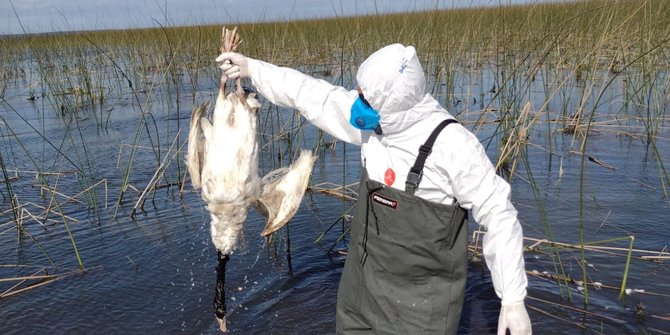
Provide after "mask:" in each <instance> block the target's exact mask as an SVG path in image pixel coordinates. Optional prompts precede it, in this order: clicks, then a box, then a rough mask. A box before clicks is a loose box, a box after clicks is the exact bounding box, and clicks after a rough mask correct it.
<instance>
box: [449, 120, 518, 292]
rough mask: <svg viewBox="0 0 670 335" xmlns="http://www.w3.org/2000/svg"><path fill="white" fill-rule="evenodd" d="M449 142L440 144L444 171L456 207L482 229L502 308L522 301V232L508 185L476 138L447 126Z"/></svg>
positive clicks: (487, 259) (453, 126)
mask: <svg viewBox="0 0 670 335" xmlns="http://www.w3.org/2000/svg"><path fill="white" fill-rule="evenodd" d="M447 128H448V129H447V131H448V134H449V136H448V138H447V141H448V142H449V143H448V144H447V143H444V145H439V148H441V149H440V154H441V155H444V157H442V158H441V159H443V161H444V162H446V164H445V165H446V167H445V172H446V173H447V175H448V177H449V179H450V180H451V182H452V186H453V191H454V195H455V197H456V199H458V201H459V203H460V204H461V206H463V207H464V208H466V209H469V210H472V216H473V217H474V219H475V220H476V221H477V223H479V224H480V225H483V226H484V227H485V228H486V234H485V235H484V240H483V249H484V258H485V260H486V264H487V266H488V268H489V270H490V271H491V277H492V280H493V287H494V288H495V291H496V294H497V295H498V297H500V298H501V299H502V304H503V305H509V304H512V303H515V302H519V301H522V300H523V299H524V298H525V296H526V286H527V278H526V272H525V266H524V259H523V233H522V229H521V224H520V223H519V220H518V218H517V211H516V209H515V208H514V205H512V202H511V201H510V185H509V184H508V183H507V182H506V181H505V180H503V179H502V178H500V177H499V176H498V175H497V174H496V173H495V169H494V167H493V164H492V163H491V161H490V160H489V159H488V157H487V156H486V152H485V151H484V148H483V147H482V145H481V144H480V142H479V140H478V139H477V138H476V137H475V136H474V135H473V134H472V133H471V132H469V131H468V130H467V129H465V128H464V127H462V126H461V125H452V126H450V127H447Z"/></svg>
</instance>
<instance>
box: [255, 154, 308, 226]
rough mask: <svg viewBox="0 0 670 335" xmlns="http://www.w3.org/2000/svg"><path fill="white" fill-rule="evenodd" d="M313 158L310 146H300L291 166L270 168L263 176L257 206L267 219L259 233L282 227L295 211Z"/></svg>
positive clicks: (305, 185) (303, 191) (306, 181)
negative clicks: (300, 149)
mask: <svg viewBox="0 0 670 335" xmlns="http://www.w3.org/2000/svg"><path fill="white" fill-rule="evenodd" d="M315 160H316V157H314V156H313V155H312V152H311V151H310V150H303V151H302V152H301V153H300V157H298V159H297V160H296V161H295V162H294V163H293V164H291V167H289V168H288V169H286V168H281V169H278V170H275V171H272V172H270V173H269V174H267V175H266V176H265V177H263V181H262V183H263V188H262V189H263V191H262V194H261V196H260V198H259V199H258V202H257V207H258V210H259V211H260V212H261V213H262V214H263V215H264V216H265V218H266V219H267V221H268V222H267V224H266V225H265V229H263V231H262V232H261V235H262V236H268V235H270V234H272V233H274V232H275V231H277V230H278V229H279V228H281V227H283V226H284V225H285V224H286V223H287V222H288V221H289V220H290V219H291V218H292V217H293V215H295V213H296V212H297V211H298V207H299V206H300V200H301V199H302V196H303V195H304V194H305V190H306V189H307V183H308V181H309V175H310V174H311V173H312V167H313V166H314V161H315Z"/></svg>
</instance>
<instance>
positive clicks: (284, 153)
mask: <svg viewBox="0 0 670 335" xmlns="http://www.w3.org/2000/svg"><path fill="white" fill-rule="evenodd" d="M225 24H227V25H233V24H235V23H234V22H231V23H225ZM238 26H239V30H240V32H241V34H242V37H243V38H244V42H243V44H242V46H241V47H240V49H241V51H242V52H243V53H245V54H247V55H249V56H250V57H254V58H259V59H262V60H267V61H269V62H272V63H275V64H278V65H282V66H289V67H294V68H298V69H300V70H302V71H304V72H306V73H310V74H312V75H314V76H316V77H320V78H324V79H326V80H329V81H331V82H333V83H335V84H338V85H343V86H345V87H350V88H353V87H354V85H355V73H356V66H357V65H358V64H359V63H360V62H361V61H362V60H363V59H364V58H365V57H366V56H367V55H369V54H370V53H371V52H373V51H375V50H377V49H378V48H380V47H381V46H383V45H386V44H389V43H394V42H400V43H404V44H409V45H414V46H415V47H416V48H417V50H418V54H419V56H420V58H421V60H422V63H423V65H424V70H425V71H426V72H427V74H428V76H427V78H429V90H430V92H431V93H432V94H433V96H435V97H436V98H437V99H438V100H439V101H440V102H441V103H442V104H443V105H444V106H446V107H447V108H448V109H449V110H450V112H451V113H452V114H454V115H455V116H456V117H457V118H458V119H460V120H461V121H462V122H463V123H464V124H465V125H466V126H468V127H469V128H471V129H473V130H474V131H475V133H477V134H478V136H480V139H481V140H482V142H483V143H484V144H485V145H486V146H487V148H488V149H489V152H490V153H494V155H495V156H494V157H492V160H494V164H495V165H496V167H497V168H498V169H499V171H500V173H501V175H503V176H505V177H506V178H507V179H508V180H509V181H510V182H511V183H516V182H519V183H523V184H524V185H525V186H524V187H527V188H528V190H529V193H531V194H533V197H534V199H535V204H534V205H535V208H534V209H533V210H534V211H537V213H538V216H539V218H540V219H539V221H540V222H539V223H538V224H537V225H533V226H532V227H530V229H529V228H526V229H527V230H526V231H528V232H537V233H539V234H540V235H541V236H542V239H541V240H537V241H535V242H533V241H531V242H529V244H531V245H530V246H529V248H528V250H529V252H533V253H537V254H544V255H548V257H549V258H550V260H551V262H550V263H551V265H550V266H551V267H552V270H553V272H552V273H553V274H552V275H550V276H549V279H551V280H553V281H554V282H556V283H558V290H559V291H560V295H561V297H562V298H565V299H571V298H573V297H571V293H570V292H571V290H570V288H571V287H573V286H574V285H575V283H577V282H579V283H580V284H579V285H580V287H581V289H580V292H581V293H583V294H582V296H583V297H581V296H580V298H579V299H580V300H583V303H584V305H588V303H589V300H588V299H589V287H591V288H594V287H596V286H598V289H599V288H600V287H602V286H603V284H602V283H600V284H597V282H594V281H593V280H591V278H590V277H591V276H590V274H589V271H590V270H589V265H590V263H589V259H590V258H591V257H598V256H593V254H594V253H598V254H600V253H603V252H607V253H613V254H619V255H620V257H619V258H617V259H619V260H621V262H620V264H622V265H621V273H616V274H612V276H611V277H612V278H613V279H612V280H613V281H614V282H613V283H611V286H612V287H613V288H614V290H615V291H616V293H617V294H619V296H620V297H624V296H625V292H626V290H630V288H627V287H626V280H627V278H628V275H629V266H630V262H631V259H633V260H645V261H648V260H653V261H657V262H662V261H663V260H667V258H668V257H670V256H669V254H668V252H667V251H666V250H660V251H659V250H656V251H654V253H651V252H649V251H646V250H640V249H635V247H634V241H635V237H634V236H629V234H626V233H623V234H619V235H616V234H614V235H612V236H608V237H607V238H604V239H603V238H599V239H598V240H594V239H593V238H592V237H593V234H589V228H588V224H587V222H588V218H587V216H588V206H589V203H590V201H591V199H590V198H592V197H593V196H592V195H591V193H590V192H591V191H589V190H588V183H589V178H590V174H589V164H595V165H591V166H596V167H598V168H604V169H609V170H614V169H616V168H615V167H612V166H610V165H609V164H608V163H606V162H605V161H603V160H601V159H600V158H598V157H596V156H595V155H594V154H593V150H592V149H593V147H592V145H591V141H592V139H593V137H594V136H596V135H597V136H610V137H616V138H619V139H621V140H622V141H623V140H628V141H640V142H642V143H643V144H644V147H645V148H646V153H645V154H644V159H645V160H647V159H648V160H649V161H650V162H651V163H650V165H651V166H652V168H653V170H654V171H655V175H656V180H653V181H639V183H640V184H643V185H644V187H646V188H649V189H653V190H659V192H660V193H661V194H662V195H661V196H662V197H663V198H664V199H665V203H666V205H667V203H668V196H669V194H668V193H669V192H670V190H669V189H668V188H669V186H670V176H669V172H668V168H670V167H668V166H667V164H668V163H669V161H668V156H667V152H668V151H667V150H668V149H667V148H668V147H669V142H668V140H670V137H669V136H670V131H669V129H668V121H669V120H668V117H669V116H670V115H668V113H670V91H669V87H670V85H669V84H670V73H669V71H668V69H670V2H669V1H666V0H644V1H614V0H601V1H575V2H564V3H544V4H535V5H528V6H502V5H501V6H497V7H491V8H485V9H484V8H473V9H458V10H450V11H434V12H423V13H412V14H394V15H385V16H366V17H353V18H336V19H324V20H304V21H295V22H274V23H255V24H239V25H238ZM220 34H221V26H220V25H216V26H194V27H170V26H169V24H166V26H165V27H162V28H157V29H137V30H124V31H91V32H76V33H75V32H72V33H60V34H48V35H29V36H15V37H0V136H1V140H0V165H1V167H2V173H3V174H2V176H3V177H2V181H3V185H2V186H0V198H2V206H1V207H0V213H2V215H1V216H0V234H2V235H6V234H12V233H13V234H16V235H17V238H18V239H19V240H22V239H28V240H29V241H31V243H33V245H34V246H36V248H38V249H39V250H40V252H41V253H42V254H43V256H44V259H45V260H46V261H48V262H49V265H48V266H45V267H44V268H45V269H46V268H50V269H51V268H54V269H58V268H59V267H63V266H64V270H62V271H61V272H62V273H61V274H60V275H54V274H49V275H46V274H44V275H43V274H41V272H40V271H38V273H37V274H33V275H30V276H24V275H17V276H10V277H15V278H16V281H15V282H16V285H15V286H13V287H12V288H11V289H10V290H6V291H5V292H4V293H2V294H0V298H3V297H5V296H6V295H7V294H8V293H10V294H11V293H12V292H13V291H17V290H24V289H25V288H26V286H25V285H36V286H38V285H43V283H44V280H48V281H52V280H55V279H56V278H60V277H64V276H69V275H71V274H72V269H71V268H72V267H73V266H72V265H75V264H76V265H75V267H78V268H79V269H85V268H86V259H82V257H81V255H80V253H79V250H78V247H77V242H76V239H77V236H76V234H75V233H73V231H72V229H71V224H72V223H76V222H78V221H80V220H89V221H93V222H97V223H105V222H109V220H113V219H114V218H117V217H118V216H119V215H130V214H134V213H135V212H136V210H138V209H140V210H141V209H143V206H144V204H145V202H146V201H147V200H151V199H153V198H155V197H156V194H157V191H158V190H162V189H165V190H167V193H168V194H169V195H176V196H181V195H183V193H184V192H187V191H189V190H190V186H187V185H185V184H187V183H188V176H187V175H186V173H185V168H184V157H185V150H184V149H185V145H187V144H186V143H185V142H186V139H187V128H188V122H187V121H185V120H188V116H189V115H190V111H191V109H192V108H195V107H197V106H198V105H199V104H200V103H202V102H203V101H205V100H207V99H211V97H212V95H213V94H215V93H216V88H217V87H218V80H219V79H218V78H219V71H218V69H217V67H216V66H215V63H214V58H215V57H216V55H217V52H218V48H219V46H220V41H219V36H220ZM119 124H122V125H123V126H118V125H119ZM259 126H260V129H261V132H262V133H263V135H262V139H261V143H262V151H263V154H262V157H263V158H262V159H263V160H265V163H264V164H265V165H266V166H267V167H268V168H272V167H275V166H278V165H281V160H286V159H287V160H292V157H293V155H294V154H296V153H297V152H298V150H299V149H300V148H301V147H312V148H314V149H315V150H316V151H317V152H318V153H323V152H325V151H329V150H341V151H342V154H343V155H345V156H346V155H347V154H346V151H347V147H346V146H344V145H342V144H341V143H337V142H336V141H334V140H333V139H332V138H330V137H328V136H327V135H324V134H322V133H321V132H318V131H314V130H308V129H309V127H311V126H308V125H307V124H306V123H305V122H304V120H302V119H301V118H300V117H299V115H297V114H293V113H286V112H282V111H280V110H279V109H278V108H277V107H276V106H271V105H269V104H265V105H264V106H263V111H262V112H261V116H260V117H259ZM92 127H93V128H95V130H94V131H93V132H92V131H91V128H92ZM125 127H132V128H130V129H124V128H125ZM91 134H97V137H96V136H91ZM115 134H117V135H115ZM119 134H120V135H119ZM314 134H315V135H314ZM110 138H112V139H113V140H112V141H110ZM112 143H113V144H112ZM106 145H114V147H109V148H105V150H108V151H109V152H113V151H115V152H116V156H115V157H114V158H110V157H107V158H110V159H108V160H106V161H102V160H100V158H101V157H100V156H99V155H98V154H97V153H96V151H98V150H100V148H101V147H105V146H106ZM339 148H341V149H339ZM529 148H532V150H535V151H540V152H543V153H544V155H546V158H544V159H540V162H539V163H538V162H537V160H535V161H534V160H532V159H531V158H530V154H529V151H530V150H531V149H529ZM663 148H665V150H666V151H663ZM350 150H351V149H350ZM664 152H665V154H664ZM569 156H573V157H578V159H579V162H578V164H574V165H572V166H573V167H575V169H574V170H573V171H565V170H564V159H565V160H568V159H569ZM113 159H116V160H117V161H116V162H114V161H113ZM317 164H318V163H317ZM540 164H542V165H540ZM110 165H115V167H116V168H117V172H118V174H117V173H112V174H111V175H110V174H109V173H107V172H106V171H109V170H110V168H109V166H110ZM565 165H566V166H567V163H565ZM547 169H549V170H552V169H553V170H554V171H557V172H555V174H554V177H555V178H554V180H553V181H554V185H558V184H560V183H561V180H562V177H563V175H564V173H565V174H571V175H573V176H574V177H575V179H576V180H577V182H576V184H575V185H574V187H576V188H578V189H579V192H577V193H578V194H579V199H576V200H575V203H576V208H575V212H576V213H577V216H576V217H577V221H578V222H575V224H574V229H575V231H577V233H576V234H574V235H568V236H570V237H564V238H568V239H571V241H570V243H559V242H557V241H558V240H559V239H560V237H558V236H556V235H557V234H556V232H555V228H554V225H553V220H552V219H551V218H550V217H551V215H550V214H549V213H548V211H549V210H548V209H547V207H548V204H547V203H546V201H547V200H546V199H547V197H546V195H545V194H544V193H545V191H546V188H547V187H548V186H547V185H546V184H545V182H544V181H541V180H539V178H537V177H535V176H536V175H538V174H541V173H545V172H543V171H546V170H547ZM331 182H334V183H339V184H340V186H339V188H340V190H344V189H345V188H349V187H350V186H351V185H347V184H348V183H350V182H351V181H350V180H348V179H346V178H345V177H344V176H342V179H341V180H332V181H331ZM552 187H553V186H552ZM571 187H572V185H571ZM313 189H314V190H315V191H316V190H319V189H320V188H319V185H314V188H313ZM321 190H322V191H324V192H327V193H329V194H335V193H337V192H338V191H337V187H333V188H328V189H321ZM341 195H342V197H343V199H345V200H343V201H345V202H346V201H348V200H346V199H347V198H350V196H351V194H345V192H344V191H342V192H341ZM82 207H86V208H88V211H87V213H86V214H83V215H82V213H81V210H80V209H81V208H82ZM348 208H350V206H349V205H346V206H343V209H344V210H343V212H344V213H343V214H342V215H343V216H342V218H341V221H342V222H344V221H347V215H346V214H347V213H346V210H347V209H348ZM77 209H79V210H77ZM605 221H607V218H605V220H603V224H604V223H605ZM60 224H62V226H63V229H65V230H66V232H67V239H68V240H69V243H71V245H72V249H73V256H74V257H73V258H74V259H76V263H75V264H72V263H73V262H72V261H69V260H55V259H52V257H51V256H50V255H49V248H48V247H46V246H44V244H45V239H47V238H49V237H48V236H49V235H44V236H40V234H41V230H40V229H44V230H49V229H61V228H60V227H59V225H60ZM52 227H54V228H52ZM601 227H602V224H601ZM601 227H599V228H598V230H600V228H601ZM598 230H597V231H596V232H598ZM477 241H478V239H477V238H475V239H474V241H473V246H472V252H473V254H474V255H475V256H474V257H477V254H478V253H479V252H481V250H480V248H478V243H477ZM603 243H605V244H614V245H613V246H611V248H612V249H607V248H605V247H602V244H603ZM618 243H621V244H618ZM24 248H25V246H24ZM570 250H575V251H576V253H575V254H573V253H572V252H570ZM568 258H569V259H570V260H567V259H568ZM574 259H577V261H576V264H578V265H577V267H578V268H579V270H578V271H575V269H574V268H573V269H572V270H568V267H570V266H569V265H570V264H572V263H574V262H575V261H574ZM68 266H69V268H68ZM21 267H22V265H20V264H19V265H11V266H10V265H2V264H0V270H2V269H17V268H21ZM30 270H31V271H32V270H33V268H30ZM45 271H46V270H45ZM2 276H3V274H1V273H0V277H2ZM544 278H547V276H544ZM615 278H616V279H615ZM0 279H1V278H0ZM8 279H12V278H8ZM30 279H32V280H33V281H34V282H36V283H37V284H26V283H29V280H30ZM2 281H5V280H1V281H0V282H2ZM7 281H10V280H7ZM663 294H665V296H667V295H668V294H670V293H668V292H665V293H663ZM663 294H661V295H663ZM665 313H667V310H666V311H665ZM666 325H667V323H666Z"/></svg>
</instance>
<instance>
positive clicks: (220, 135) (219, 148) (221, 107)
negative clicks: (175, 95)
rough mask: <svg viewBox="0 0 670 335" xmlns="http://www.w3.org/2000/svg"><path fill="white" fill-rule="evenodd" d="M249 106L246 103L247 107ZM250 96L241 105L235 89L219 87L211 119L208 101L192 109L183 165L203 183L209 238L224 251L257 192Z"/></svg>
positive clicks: (254, 110) (234, 240)
mask: <svg viewBox="0 0 670 335" xmlns="http://www.w3.org/2000/svg"><path fill="white" fill-rule="evenodd" d="M247 106H248V107H247ZM258 108H260V104H259V103H258V101H257V100H256V98H255V97H254V96H253V95H250V96H249V97H247V99H246V106H245V104H244V103H243V102H242V100H241V99H240V98H239V97H238V96H237V95H236V94H234V93H230V94H228V96H225V94H224V92H223V90H221V91H220V92H219V96H218V98H217V100H216V105H215V107H214V113H213V116H212V122H210V121H209V120H208V119H207V118H206V117H204V114H205V110H206V109H207V104H203V105H201V106H199V107H198V108H196V109H195V111H194V112H193V115H192V117H191V127H190V129H191V133H189V147H188V158H187V164H188V168H189V173H190V174H191V179H192V183H193V187H194V188H195V189H198V188H202V193H201V195H202V199H203V200H204V201H205V203H206V204H207V210H208V211H209V213H210V215H211V218H212V222H211V234H212V242H213V243H214V246H215V247H216V248H217V249H218V250H219V251H221V252H222V253H223V254H226V255H228V254H230V253H231V252H232V251H233V250H234V249H235V247H236V246H237V240H238V237H239V232H240V230H241V229H242V225H243V224H244V221H245V220H246V218H247V210H248V208H249V206H251V205H252V204H254V203H255V202H256V199H257V198H258V196H259V195H260V190H261V188H260V185H261V183H260V177H259V176H258V158H257V154H258V146H257V144H256V124H257V123H256V115H257V111H258Z"/></svg>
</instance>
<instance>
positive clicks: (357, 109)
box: [349, 94, 382, 135]
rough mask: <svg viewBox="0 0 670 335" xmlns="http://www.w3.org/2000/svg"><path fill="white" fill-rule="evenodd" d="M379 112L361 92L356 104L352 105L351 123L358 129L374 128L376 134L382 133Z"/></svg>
mask: <svg viewBox="0 0 670 335" xmlns="http://www.w3.org/2000/svg"><path fill="white" fill-rule="evenodd" d="M379 119H380V117H379V113H377V111H376V110H375V109H374V108H372V106H370V103H368V101H367V100H365V98H364V97H363V94H359V95H358V98H356V101H354V104H353V105H352V106H351V117H350V118H349V123H350V124H351V125H352V126H354V128H356V129H360V130H374V131H375V134H377V135H381V133H382V129H381V127H380V126H379Z"/></svg>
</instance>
